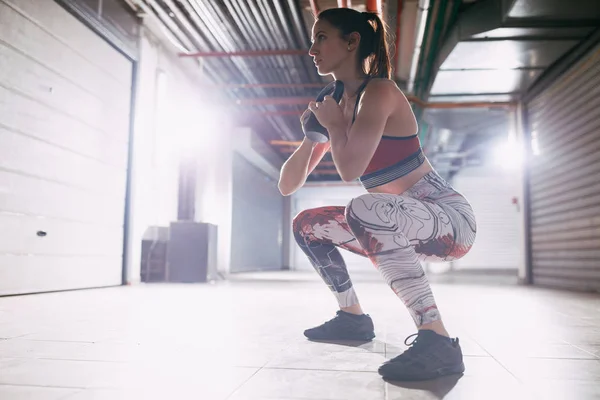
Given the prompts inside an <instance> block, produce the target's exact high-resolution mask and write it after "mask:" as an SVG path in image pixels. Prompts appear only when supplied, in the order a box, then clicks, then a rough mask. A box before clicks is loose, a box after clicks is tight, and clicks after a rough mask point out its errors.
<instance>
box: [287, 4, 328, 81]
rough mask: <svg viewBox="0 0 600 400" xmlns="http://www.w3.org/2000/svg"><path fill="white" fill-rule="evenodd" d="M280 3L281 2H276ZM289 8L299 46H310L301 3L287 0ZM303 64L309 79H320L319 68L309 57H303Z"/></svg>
mask: <svg viewBox="0 0 600 400" xmlns="http://www.w3.org/2000/svg"><path fill="white" fill-rule="evenodd" d="M276 3H277V4H279V2H276ZM286 5H287V9H288V11H289V14H290V15H291V16H292V20H293V21H294V23H293V31H294V32H295V36H296V39H297V43H298V47H302V48H309V47H310V40H309V35H307V34H306V30H305V28H304V19H303V18H302V16H301V14H300V10H299V5H298V2H297V1H296V0H287V1H286ZM302 64H303V66H304V69H305V70H306V72H307V74H308V76H309V77H311V79H309V80H320V79H321V78H320V76H319V75H318V74H317V69H316V68H315V66H314V64H313V63H312V61H310V60H309V59H304V58H303V59H302Z"/></svg>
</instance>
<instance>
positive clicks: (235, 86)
mask: <svg viewBox="0 0 600 400" xmlns="http://www.w3.org/2000/svg"><path fill="white" fill-rule="evenodd" d="M324 86H325V85H324V84H322V83H225V84H221V85H206V86H205V87H206V88H208V89H210V88H212V89H250V88H272V89H275V88H322V87H324Z"/></svg>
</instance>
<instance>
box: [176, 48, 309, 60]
mask: <svg viewBox="0 0 600 400" xmlns="http://www.w3.org/2000/svg"><path fill="white" fill-rule="evenodd" d="M283 55H289V56H294V55H304V56H305V55H308V50H293V49H292V50H248V51H199V52H195V53H180V54H179V56H180V57H196V58H203V57H261V56H283Z"/></svg>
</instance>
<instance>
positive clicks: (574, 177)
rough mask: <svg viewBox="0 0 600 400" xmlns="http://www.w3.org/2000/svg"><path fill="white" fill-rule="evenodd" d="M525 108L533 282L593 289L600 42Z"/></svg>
mask: <svg viewBox="0 0 600 400" xmlns="http://www.w3.org/2000/svg"><path fill="white" fill-rule="evenodd" d="M527 109H528V124H529V127H528V128H529V132H530V133H531V136H532V139H533V149H534V155H533V156H532V165H531V169H530V197H531V221H530V222H531V259H532V279H533V283H534V284H538V285H544V286H553V287H562V288H572V289H579V290H596V291H600V178H599V177H600V48H596V49H594V50H593V51H592V52H591V53H590V54H588V55H587V56H586V57H584V59H582V60H581V61H580V62H579V63H578V64H577V65H575V66H574V67H573V68H571V69H570V70H569V71H567V73H565V74H564V75H563V76H562V77H561V78H559V79H558V80H557V81H556V82H555V83H554V84H553V85H552V86H551V87H549V88H548V89H547V90H546V91H544V92H543V93H542V94H540V95H539V96H538V97H537V98H535V99H534V100H532V101H531V102H530V103H529V104H528V105H527Z"/></svg>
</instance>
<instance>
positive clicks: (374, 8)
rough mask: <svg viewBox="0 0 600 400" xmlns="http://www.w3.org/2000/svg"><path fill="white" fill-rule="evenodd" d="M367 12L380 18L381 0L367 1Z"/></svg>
mask: <svg viewBox="0 0 600 400" xmlns="http://www.w3.org/2000/svg"><path fill="white" fill-rule="evenodd" d="M367 12H370V13H374V14H377V15H379V16H381V0H367Z"/></svg>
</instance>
